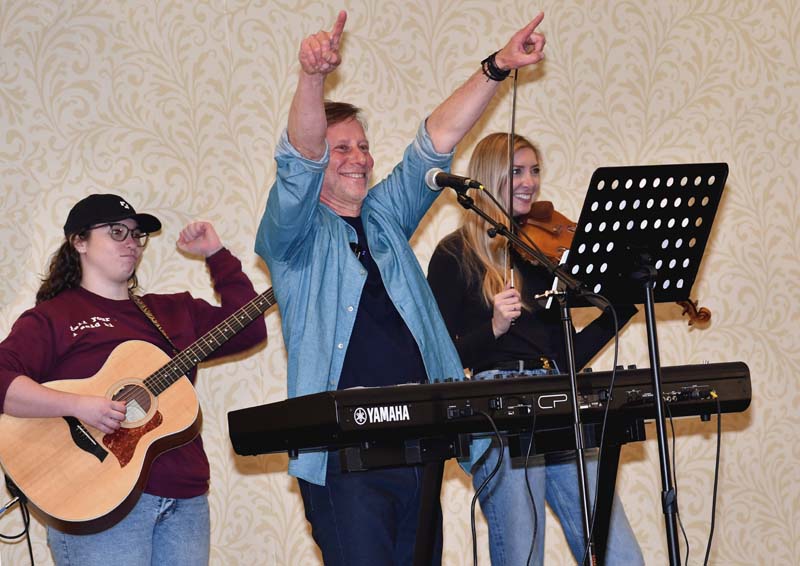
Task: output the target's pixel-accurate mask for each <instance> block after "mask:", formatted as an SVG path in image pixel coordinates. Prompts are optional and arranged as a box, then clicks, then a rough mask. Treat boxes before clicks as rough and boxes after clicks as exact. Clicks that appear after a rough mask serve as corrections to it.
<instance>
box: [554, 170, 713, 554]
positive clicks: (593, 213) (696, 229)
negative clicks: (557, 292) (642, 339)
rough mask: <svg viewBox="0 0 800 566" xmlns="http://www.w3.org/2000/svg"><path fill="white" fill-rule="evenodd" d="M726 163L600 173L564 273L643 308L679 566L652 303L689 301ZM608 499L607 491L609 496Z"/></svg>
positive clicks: (668, 522)
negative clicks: (641, 304) (642, 304)
mask: <svg viewBox="0 0 800 566" xmlns="http://www.w3.org/2000/svg"><path fill="white" fill-rule="evenodd" d="M727 177H728V165H727V164H726V163H699V164H688V165H648V166H634V167H601V168H600V169H597V170H596V171H595V172H594V175H592V181H591V184H590V185H589V190H588V192H587V194H586V199H585V200H584V203H583V209H582V210H581V216H580V220H579V221H578V227H577V229H576V233H575V238H574V239H573V241H572V246H571V247H570V253H569V256H568V259H567V272H568V273H569V274H571V275H572V276H573V277H575V278H576V279H578V280H579V281H580V282H581V283H582V284H583V285H584V286H585V287H587V288H588V290H590V291H593V292H595V293H598V294H601V295H603V296H605V297H606V298H607V299H608V300H609V301H611V303H613V304H638V303H644V306H645V322H646V326H647V337H648V348H649V356H650V369H651V376H652V380H653V396H654V406H655V413H656V419H655V425H656V433H657V436H658V449H659V464H660V472H661V487H662V493H661V501H662V507H663V511H664V516H665V527H666V535H667V547H668V551H669V552H668V553H669V559H670V564H672V565H675V566H677V565H679V564H680V547H679V544H678V538H677V521H676V518H677V493H676V492H675V489H674V486H673V483H672V474H671V472H670V463H669V450H668V445H667V439H666V428H665V424H664V400H663V396H662V392H661V377H660V374H661V369H660V368H661V362H660V360H659V352H658V335H657V333H656V318H655V308H654V306H655V303H657V302H672V301H683V300H686V299H688V298H689V294H690V292H691V289H692V286H693V285H694V281H695V278H696V277H697V272H698V269H699V268H700V261H701V259H702V257H703V253H704V251H705V248H706V244H707V242H708V236H709V234H710V233H711V225H712V224H713V221H714V216H715V215H716V212H717V208H718V206H719V202H720V199H721V197H722V189H723V188H724V187H725V180H726V179H727ZM612 493H613V491H612Z"/></svg>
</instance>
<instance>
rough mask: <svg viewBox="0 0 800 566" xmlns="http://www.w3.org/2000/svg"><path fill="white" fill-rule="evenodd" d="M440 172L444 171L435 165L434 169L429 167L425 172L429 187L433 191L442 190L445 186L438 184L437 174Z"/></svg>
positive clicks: (426, 182)
mask: <svg viewBox="0 0 800 566" xmlns="http://www.w3.org/2000/svg"><path fill="white" fill-rule="evenodd" d="M439 173H444V171H442V170H441V169H439V168H438V167H434V168H432V169H428V172H427V173H425V184H426V185H428V188H429V189H430V190H432V191H435V192H437V193H438V192H439V191H441V190H442V188H443V187H440V186H439V185H437V184H436V175H438V174H439Z"/></svg>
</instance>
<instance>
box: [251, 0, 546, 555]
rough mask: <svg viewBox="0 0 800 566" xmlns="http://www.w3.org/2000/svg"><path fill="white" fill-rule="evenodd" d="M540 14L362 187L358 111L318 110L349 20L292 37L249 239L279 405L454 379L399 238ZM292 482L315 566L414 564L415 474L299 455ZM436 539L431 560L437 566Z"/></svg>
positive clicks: (433, 313)
mask: <svg viewBox="0 0 800 566" xmlns="http://www.w3.org/2000/svg"><path fill="white" fill-rule="evenodd" d="M542 17H543V15H542V14H539V15H538V16H537V17H536V18H535V19H534V20H533V21H531V22H530V23H529V24H528V25H527V26H526V27H525V28H523V29H521V30H519V31H518V32H517V33H516V34H514V36H512V38H511V39H510V40H509V42H508V43H507V44H506V46H505V47H503V49H501V50H500V51H498V52H497V53H495V54H494V55H492V56H490V57H489V58H487V59H486V60H485V61H484V62H483V64H482V68H481V69H479V70H477V71H476V72H475V73H474V74H473V75H472V76H471V77H470V78H469V79H468V80H467V82H466V83H464V84H463V85H462V86H461V87H459V88H458V89H457V90H456V91H455V92H454V93H453V94H452V95H451V96H450V97H449V98H447V100H445V101H444V102H442V103H441V104H440V105H439V106H438V107H437V108H436V109H435V110H434V111H433V112H432V113H431V114H430V116H428V118H427V120H425V121H424V122H423V123H422V124H421V125H420V127H419V130H418V132H417V136H416V139H415V140H414V141H413V142H412V143H411V145H410V146H409V147H408V148H407V149H406V151H405V154H404V156H403V160H402V161H401V162H400V163H399V164H398V165H397V166H396V167H395V168H394V170H393V171H392V173H391V174H390V175H389V176H388V177H387V178H386V179H384V180H383V181H381V182H380V183H378V184H377V185H375V186H374V187H373V188H372V189H369V177H370V174H371V172H372V168H373V164H374V162H373V159H372V156H371V154H370V151H369V142H368V141H367V138H366V135H365V133H364V128H363V124H362V121H361V118H360V115H359V110H358V109H357V108H355V107H353V106H351V105H349V104H343V103H325V102H324V84H325V78H326V76H327V75H328V74H329V73H331V72H333V71H334V70H335V69H336V68H337V67H338V66H339V63H340V62H341V57H340V54H339V42H340V39H341V36H342V32H343V30H344V24H345V20H346V14H345V13H344V12H340V13H339V15H338V18H337V20H336V23H335V24H334V26H333V29H332V30H331V31H330V32H324V31H323V32H319V33H316V34H313V35H311V36H309V37H307V38H306V39H304V40H303V42H302V44H301V46H300V53H299V60H300V66H301V70H300V73H299V78H298V83H297V89H296V91H295V94H294V98H293V100H292V105H291V108H290V111H289V120H288V128H287V130H286V131H285V132H284V133H283V134H282V136H281V139H280V142H279V144H278V147H277V149H276V155H275V158H276V161H277V163H278V171H277V179H276V181H275V184H274V185H273V187H272V188H271V190H270V194H269V199H268V202H267V208H266V211H265V213H264V217H263V219H262V222H261V226H260V228H259V233H258V237H257V241H256V251H257V252H258V253H259V255H261V256H262V257H263V258H264V260H265V261H266V262H267V265H268V266H269V269H270V272H271V274H272V279H273V286H274V289H275V295H276V297H277V299H278V304H279V306H280V309H281V315H282V317H283V336H284V342H285V344H286V349H287V353H288V395H289V396H290V397H294V396H298V395H306V394H310V393H317V392H320V391H326V390H333V389H337V388H338V389H341V388H344V387H353V386H376V385H393V384H397V383H405V382H422V381H428V380H430V381H435V380H440V379H445V378H454V379H461V378H463V370H462V366H461V362H460V361H459V358H458V354H457V353H456V351H455V348H454V347H453V344H452V342H451V341H450V339H449V336H448V333H447V329H446V327H445V325H444V323H443V321H442V319H441V315H440V314H439V311H438V308H437V306H436V301H435V299H434V298H433V295H432V293H431V291H430V288H429V287H428V284H427V282H426V280H425V275H424V273H423V271H422V269H421V268H420V266H419V263H418V262H417V260H416V257H415V256H414V253H413V251H412V250H411V247H410V246H409V244H408V240H409V238H411V235H412V234H413V232H414V230H415V229H416V227H417V225H418V223H419V222H420V220H421V218H422V216H423V215H424V214H425V212H426V211H427V210H428V208H429V207H430V205H431V204H432V203H433V201H434V200H435V198H436V196H437V194H438V193H436V192H433V191H431V190H429V189H428V188H427V187H426V186H425V182H424V177H425V173H426V172H427V171H428V170H429V169H431V168H434V167H439V168H442V169H448V168H449V165H450V162H451V159H452V155H453V151H454V149H455V146H456V144H457V143H458V142H459V141H460V140H461V139H462V138H463V136H464V135H465V134H466V133H467V132H468V131H469V130H470V128H471V127H472V126H473V125H474V124H475V122H476V121H477V120H478V118H479V117H480V116H481V114H482V113H483V111H484V110H485V108H486V106H487V105H488V103H489V101H490V100H491V98H492V96H493V95H494V93H495V92H496V91H497V88H498V85H499V81H501V80H502V79H503V78H505V77H506V76H507V75H508V73H509V71H510V70H511V69H516V68H520V67H523V66H526V65H530V64H533V63H537V62H538V61H540V60H541V59H542V58H543V56H544V55H543V53H542V50H543V48H544V37H543V36H542V35H540V34H538V33H536V32H535V28H536V26H537V25H538V24H539V22H540V21H541V19H542ZM473 456H478V454H476V455H473ZM289 472H290V474H292V475H294V476H296V477H297V478H298V480H299V484H300V490H301V493H302V496H303V503H304V505H305V509H306V517H307V519H308V520H309V522H310V523H311V527H312V534H313V536H314V540H315V541H316V542H317V544H318V545H319V546H320V548H321V550H322V555H323V559H324V561H325V564H326V565H328V566H331V565H343V566H344V565H353V564H392V563H394V564H410V563H411V561H412V557H413V547H414V540H415V535H416V521H417V514H418V509H419V505H420V497H419V491H420V477H421V470H420V468H415V467H404V468H388V469H380V470H372V471H368V472H360V473H353V474H343V473H341V470H340V469H339V464H338V461H337V459H336V458H335V457H333V458H328V454H327V453H326V452H318V453H313V454H302V455H300V457H299V458H298V459H297V460H296V461H293V462H291V463H290V467H289ZM439 523H441V519H440V521H439ZM440 527H441V525H440V524H439V528H440ZM440 537H441V533H439V542H438V547H437V550H436V552H435V553H434V559H433V562H434V563H439V562H441V538H440Z"/></svg>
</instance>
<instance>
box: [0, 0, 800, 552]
mask: <svg viewBox="0 0 800 566" xmlns="http://www.w3.org/2000/svg"><path fill="white" fill-rule="evenodd" d="M327 4H329V3H327V2H314V1H306V0H294V1H291V0H266V1H263V0H262V1H257V0H253V1H247V0H227V1H224V0H212V1H207V2H176V1H173V2H167V1H162V2H144V1H139V2H136V1H132V0H131V1H124V0H111V1H88V0H87V1H80V0H52V1H36V2H33V1H31V2H28V1H21V0H20V1H17V0H2V1H0V46H1V49H2V56H1V57H0V205H1V206H2V221H0V242H2V246H0V335H2V334H4V333H5V332H6V331H7V330H8V329H9V328H10V326H11V324H12V322H13V321H14V320H15V318H16V317H17V316H18V315H19V314H20V313H21V312H22V311H23V310H24V309H25V308H28V307H29V306H31V305H32V302H33V295H34V292H35V289H36V287H37V278H38V277H39V276H40V274H41V273H42V271H43V270H44V266H45V263H46V261H47V258H48V256H49V254H50V253H51V252H52V251H53V250H54V249H55V248H56V247H57V245H58V244H59V240H60V237H61V235H60V226H61V225H62V224H63V221H64V218H65V215H66V212H67V210H68V209H69V207H70V206H71V204H72V203H73V202H74V201H76V200H77V199H78V198H80V197H82V196H83V195H85V194H86V193H89V192H93V191H114V192H119V193H122V194H125V195H126V196H127V197H128V198H129V199H130V201H131V202H132V203H134V205H135V206H136V207H137V208H139V209H140V210H147V211H153V212H156V213H158V214H159V216H160V217H161V218H162V220H163V221H164V226H165V229H164V230H163V232H162V234H161V235H160V236H158V237H155V238H153V239H152V240H151V243H150V245H149V247H148V249H147V253H146V257H145V260H144V263H143V264H142V267H141V269H140V280H141V281H142V282H143V284H144V287H145V289H146V290H147V291H157V292H171V291H177V290H182V289H185V288H187V287H188V288H189V289H190V290H191V291H192V292H193V293H194V294H196V295H199V296H203V297H206V298H211V292H210V289H209V284H208V280H207V275H206V273H205V270H204V269H203V266H202V264H201V263H200V262H198V261H196V260H191V259H189V258H186V257H183V256H181V255H180V254H178V253H176V251H175V247H174V239H175V238H176V235H177V232H178V230H179V229H180V227H181V226H182V225H183V224H184V223H185V222H187V221H189V220H190V219H194V218H203V219H208V220H211V221H213V222H214V223H215V225H216V226H217V228H218V230H219V231H220V233H221V235H222V237H223V239H224V241H225V242H226V243H227V245H228V246H229V247H230V248H231V249H232V250H233V251H234V252H235V253H236V254H237V255H239V257H241V258H243V261H244V264H245V268H246V270H247V272H248V273H249V274H250V276H251V277H252V278H253V279H254V281H255V282H256V286H257V287H258V288H260V289H263V288H266V287H267V286H268V285H269V284H270V281H269V275H268V273H267V272H266V269H265V268H264V266H263V263H262V262H261V261H260V260H259V259H258V258H257V257H256V256H255V255H254V253H253V251H252V249H253V236H254V233H255V230H256V226H257V223H258V221H259V217H260V215H261V212H262V209H263V206H264V203H265V201H266V196H267V191H268V189H269V186H270V183H271V181H272V179H273V178H274V172H275V165H274V161H273V160H272V151H273V147H274V143H275V140H276V138H277V136H278V134H279V132H280V130H281V128H282V127H283V125H284V122H285V119H286V113H287V110H288V107H289V101H290V97H291V93H292V90H293V87H294V84H295V71H296V67H297V65H296V53H297V46H298V44H299V41H300V39H301V38H302V37H303V36H304V35H306V34H307V33H310V32H312V31H316V30H318V29H320V28H324V27H329V26H330V24H331V23H332V21H333V19H334V17H335V12H336V9H337V7H334V6H328V5H327ZM344 7H345V8H346V9H348V11H349V14H350V16H349V19H348V22H347V28H346V34H345V37H344V43H343V54H344V63H343V65H342V68H341V69H340V71H339V72H338V74H337V75H336V77H335V78H334V79H333V80H331V81H330V82H331V89H330V96H331V97H333V98H337V99H347V100H350V101H353V102H355V103H357V104H359V105H363V106H364V107H365V108H366V109H367V111H368V112H367V114H368V118H369V120H370V129H369V134H370V137H371V140H372V143H373V148H374V154H375V157H376V161H377V166H376V174H377V175H378V176H381V175H383V174H385V173H386V172H387V171H388V170H389V169H390V167H391V166H392V165H393V164H394V162H395V160H397V159H398V158H399V157H400V155H401V153H402V151H403V148H404V145H405V144H406V143H407V142H408V141H409V140H410V139H411V136H412V135H413V133H414V130H415V128H416V126H417V124H418V121H419V120H420V119H421V118H422V117H423V116H424V115H425V114H426V113H427V112H429V111H430V110H431V109H432V108H433V107H434V106H435V104H436V103H437V102H438V101H439V100H441V99H442V98H443V97H444V96H445V95H446V94H447V93H449V92H450V91H451V90H452V89H453V88H454V87H455V86H457V85H458V84H459V83H460V82H461V81H462V80H463V79H464V78H466V76H467V75H468V74H469V73H471V72H472V71H473V70H474V69H476V68H477V64H478V61H480V59H482V58H483V57H485V56H486V55H487V54H489V53H490V52H492V51H493V50H495V49H497V48H499V47H500V46H501V45H502V43H503V42H505V40H506V39H507V38H508V37H509V36H510V34H511V33H512V32H513V31H515V30H516V28H517V27H519V26H521V25H522V24H523V23H524V22H525V21H526V20H525V18H526V17H528V18H529V17H532V16H533V15H534V13H535V12H536V11H538V9H544V10H545V12H546V18H545V21H544V23H543V24H542V26H541V29H542V31H544V32H545V33H546V35H547V40H548V45H547V60H546V62H545V64H543V65H541V66H539V67H538V68H537V69H536V70H526V71H524V72H522V73H521V77H520V85H519V93H518V108H517V129H518V131H519V132H521V133H524V134H526V135H528V136H529V137H531V138H533V139H535V140H536V141H537V142H538V143H539V144H540V145H541V147H542V148H543V150H544V164H545V167H544V171H543V184H544V196H545V197H546V198H551V199H552V200H555V201H556V203H557V205H558V206H559V207H560V208H561V209H562V210H564V212H566V213H567V214H569V215H571V216H573V217H576V215H577V213H578V211H579V210H580V205H581V202H582V194H583V192H584V191H585V187H586V186H587V184H588V180H589V178H590V176H591V174H592V172H593V171H594V169H595V168H597V167H599V166H603V165H633V164H651V163H682V162H705V161H725V162H728V163H729V165H730V176H729V178H728V182H727V186H726V189H725V196H724V199H723V202H722V205H721V208H720V211H719V214H718V218H717V221H716V226H715V229H714V232H713V239H712V241H711V243H710V249H709V250H708V252H707V254H706V258H705V262H704V266H703V269H702V271H701V275H700V278H699V279H698V282H697V284H696V285H695V288H694V292H693V295H694V296H695V297H697V298H698V299H699V300H700V303H701V304H702V305H703V306H706V307H708V308H710V309H711V311H712V313H713V323H712V325H711V327H710V328H708V329H706V330H697V329H689V328H688V327H687V325H686V322H685V320H682V319H681V317H680V309H679V307H677V306H675V305H666V304H665V305H659V307H658V308H657V313H658V322H659V327H658V329H659V337H660V344H661V356H662V358H661V359H662V362H663V364H664V365H675V364H687V363H695V362H701V361H704V360H708V361H712V362H718V361H732V360H743V361H746V362H747V363H748V364H749V365H750V367H751V370H752V372H753V404H752V407H751V409H750V410H749V411H748V412H747V413H746V414H738V415H731V416H725V417H724V419H723V429H724V436H723V447H722V468H721V477H720V485H719V497H718V501H717V523H716V530H715V534H714V548H713V551H712V555H711V562H712V563H714V564H741V565H745V564H789V563H793V562H796V560H797V556H798V555H800V533H798V525H800V517H799V516H798V513H800V511H798V508H800V487H798V482H797V479H796V478H797V467H798V465H800V452H799V451H798V446H799V445H800V438H798V433H797V429H798V426H799V425H800V416H798V410H797V406H798V404H800V395H798V393H797V387H796V386H795V384H796V383H797V376H798V375H800V362H798V360H800V345H799V344H798V340H797V338H796V335H795V330H796V328H795V327H796V324H797V320H798V319H800V310H799V309H798V300H800V293H799V292H798V285H797V280H798V277H800V271H799V270H798V265H800V261H799V260H800V257H799V256H800V240H799V239H798V238H799V236H798V230H797V228H796V225H797V223H798V219H799V218H798V217H800V206H798V197H797V194H798V192H797V184H798V177H800V108H799V107H798V100H800V68H799V65H798V59H800V7H799V6H798V3H797V2H795V1H794V0H773V1H771V2H766V1H765V2H739V1H734V0H728V1H725V0H705V1H701V0H695V1H689V0H685V1H672V2H662V1H658V0H643V1H635V2H634V1H629V2H622V1H620V2H589V1H568V2H556V1H552V0H547V1H546V2H543V3H540V4H539V5H536V4H531V3H529V2H523V1H497V2H486V0H461V1H459V2H449V1H445V0H432V1H408V2H388V1H385V0H352V1H346V2H345V3H344ZM509 82H510V81H509ZM506 86H508V85H506ZM508 94H509V93H508V91H507V90H505V91H503V94H502V95H501V96H498V97H497V98H496V101H495V105H494V106H493V107H492V108H491V111H490V112H489V113H488V114H487V117H486V119H485V120H484V121H483V122H481V123H480V124H479V125H478V127H477V128H476V129H475V130H474V132H473V134H472V135H471V136H470V137H469V138H468V139H467V140H466V141H465V143H464V144H462V147H461V148H460V153H459V156H458V158H457V160H456V163H455V165H454V170H455V171H456V172H463V171H464V169H465V166H466V156H468V155H469V151H470V150H471V148H472V146H473V145H474V143H475V141H476V139H478V138H479V137H480V136H482V135H483V134H485V133H488V132H490V131H495V130H502V129H505V128H506V127H507V124H508V116H509V100H510V97H509V96H508ZM459 217H460V209H459V207H458V206H457V205H456V204H455V202H454V199H453V197H452V195H450V194H445V195H444V196H443V197H442V198H441V199H440V201H439V202H438V203H437V204H436V206H435V207H434V210H433V211H432V212H431V213H430V214H429V215H428V216H427V217H426V220H425V222H424V223H423V225H422V226H421V227H420V229H419V231H418V232H417V234H416V235H415V237H414V240H413V243H414V248H415V250H416V252H417V254H418V256H419V259H420V261H421V262H422V264H423V265H427V261H428V258H429V257H430V254H431V252H432V250H433V248H434V246H435V244H436V242H437V241H438V240H439V239H440V238H441V237H442V236H443V235H445V234H446V233H448V232H449V231H451V230H452V229H453V228H454V226H455V225H456V224H457V223H458V221H459ZM266 320H267V325H268V328H269V332H270V338H269V343H268V345H267V346H266V348H264V349H262V350H261V351H259V352H257V353H256V354H255V355H254V356H252V357H250V358H247V359H244V360H242V361H239V362H236V363H229V364H223V365H214V366H211V367H206V368H205V369H203V370H202V371H201V375H200V379H199V383H198V389H199V393H200V398H201V400H202V404H203V409H204V412H205V424H204V432H203V434H204V438H205V443H206V447H207V450H208V453H209V456H210V459H211V464H212V468H213V469H212V484H211V513H212V563H213V564H295V565H301V564H303V565H305V564H315V563H319V559H318V557H317V554H316V551H315V548H314V545H313V543H312V541H311V538H310V536H309V533H308V529H307V526H306V523H305V520H304V517H303V513H302V505H301V503H300V498H299V495H298V492H297V489H296V487H295V484H294V482H293V481H290V480H289V478H288V477H287V475H286V458H285V457H284V456H280V455H277V456H264V457H259V458H237V457H234V455H233V454H232V450H231V447H230V444H229V442H228V439H227V429H226V412H227V411H228V410H231V409H235V408H240V407H245V406H250V405H255V404H261V403H265V402H268V401H276V400H279V399H282V398H284V397H285V378H284V376H285V371H286V367H285V365H286V358H285V354H284V351H283V343H282V340H281V333H280V319H279V314H278V312H277V311H276V310H272V311H270V312H269V313H268V315H267V319H266ZM310 354H312V355H313V353H310ZM621 354H622V361H623V362H624V363H625V364H628V363H637V364H639V365H640V366H644V365H646V364H647V349H646V341H645V328H644V324H643V319H642V316H641V315H638V316H637V318H635V319H634V324H633V325H632V326H631V327H629V328H628V330H627V331H626V332H625V334H624V339H623V343H622V351H621ZM610 363H611V357H610V353H609V352H605V353H604V354H603V355H602V356H601V358H600V359H599V360H596V361H595V363H594V367H595V368H598V369H599V368H604V367H607V366H608V365H609V364H610ZM676 430H677V431H678V434H679V438H678V439H677V450H676V455H675V457H676V460H677V473H678V487H679V488H680V500H679V501H680V510H681V512H682V518H683V523H684V526H685V527H686V531H687V535H688V537H689V542H690V544H691V562H693V563H697V562H699V561H700V560H701V557H702V555H703V553H704V551H705V543H706V538H707V535H708V530H709V518H710V513H711V503H712V497H711V490H712V486H713V474H714V451H715V435H714V431H715V430H716V427H715V425H714V423H713V422H712V423H701V422H699V421H698V420H696V419H692V420H685V421H681V422H679V423H677V424H676ZM648 431H649V433H650V436H651V437H653V434H652V433H653V429H652V427H649V429H648ZM655 448H656V446H655V440H650V441H648V442H646V443H639V444H636V445H631V446H627V447H625V449H624V451H623V458H624V464H623V466H622V468H621V476H620V481H619V485H618V487H619V490H620V493H621V496H622V499H623V501H624V502H625V505H626V507H627V510H628V514H629V516H630V519H631V522H632V523H633V526H634V529H635V531H636V534H637V535H638V537H639V540H640V543H641V545H642V548H643V550H644V553H645V556H646V558H647V560H648V563H650V564H663V563H665V562H666V550H665V543H664V534H663V533H664V529H663V526H662V523H663V521H662V513H661V510H660V504H659V485H660V480H659V476H658V458H657V452H656V450H655ZM470 496H471V489H470V488H469V486H468V483H467V481H466V480H465V478H464V476H463V474H462V473H461V472H460V471H459V470H458V469H457V468H456V467H455V466H448V475H447V481H446V484H445V497H444V500H443V501H444V504H445V513H446V519H445V521H446V539H445V562H446V564H468V563H471V551H470V548H471V545H470V543H469V540H470V534H469V499H470ZM19 527H20V521H19V513H18V511H16V509H15V510H13V511H11V512H10V513H9V514H8V515H7V516H5V517H3V518H2V519H0V530H1V531H2V532H4V533H11V532H15V531H17V530H18V529H19ZM547 533H548V534H547V536H548V539H547V540H548V542H547V553H548V558H549V563H551V564H564V563H568V553H567V550H566V546H565V544H564V542H563V538H562V536H561V534H560V531H559V529H558V527H557V524H556V523H555V522H554V521H552V520H551V521H549V522H548V527H547ZM479 534H480V537H481V540H480V544H481V547H480V548H481V552H482V554H481V563H482V564H488V558H487V551H486V548H485V546H484V545H485V526H484V525H483V523H481V524H480V525H479ZM32 536H33V544H34V552H35V557H36V562H37V564H49V563H50V556H49V552H48V550H47V547H46V542H45V537H44V530H43V528H42V527H41V525H40V524H39V523H34V525H33V526H32ZM26 555H27V549H26V548H25V545H24V544H15V545H9V544H0V556H2V560H3V562H4V563H7V564H26V563H27V556H26Z"/></svg>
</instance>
